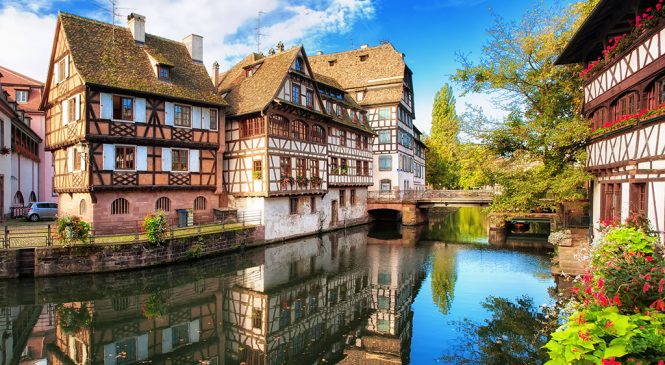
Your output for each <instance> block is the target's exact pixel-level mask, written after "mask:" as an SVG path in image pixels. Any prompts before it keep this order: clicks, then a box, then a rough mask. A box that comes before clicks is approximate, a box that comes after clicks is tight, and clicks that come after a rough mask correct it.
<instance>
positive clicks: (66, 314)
mask: <svg viewBox="0 0 665 365" xmlns="http://www.w3.org/2000/svg"><path fill="white" fill-rule="evenodd" d="M91 323H92V315H90V312H89V311H88V306H87V304H86V303H81V308H74V307H65V306H60V307H58V324H59V325H60V329H62V330H63V331H64V332H65V333H70V334H72V333H76V332H78V331H79V330H81V329H84V328H86V327H88V326H90V324H91Z"/></svg>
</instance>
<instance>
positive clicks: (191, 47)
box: [42, 13, 226, 230]
mask: <svg viewBox="0 0 665 365" xmlns="http://www.w3.org/2000/svg"><path fill="white" fill-rule="evenodd" d="M145 27H146V23H145V17H143V16H141V15H138V14H134V13H132V14H131V15H130V16H129V17H128V27H120V26H114V25H111V24H107V23H102V22H98V21H95V20H91V19H87V18H82V17H79V16H76V15H72V14H67V13H60V14H59V16H58V22H57V25H56V32H55V38H54V41H53V49H52V53H51V62H50V66H49V71H48V79H47V83H46V91H45V97H44V99H43V102H42V108H43V109H44V110H45V111H46V148H47V150H49V151H51V152H52V153H53V155H54V169H55V175H54V176H55V177H54V179H55V191H56V192H57V193H59V203H60V204H59V210H60V214H61V215H78V216H81V217H83V218H84V219H85V220H88V221H91V222H94V223H95V226H96V227H95V229H96V230H102V229H104V230H112V229H114V228H117V227H126V226H127V224H128V223H132V224H133V223H134V222H136V221H137V220H139V219H142V217H143V216H145V215H146V214H148V213H150V212H153V211H155V210H162V211H166V212H167V213H169V214H171V215H174V214H175V210H176V209H188V210H192V211H193V212H192V213H191V214H193V216H194V221H195V222H196V221H199V222H201V221H205V220H207V219H211V217H212V215H213V214H212V212H213V209H214V208H217V207H219V206H220V202H221V201H223V194H222V191H223V189H222V180H221V176H220V171H219V170H218V168H217V167H218V161H219V160H220V158H221V154H222V152H223V150H222V149H223V145H224V143H223V140H222V137H221V135H222V130H221V129H220V126H222V127H221V128H223V125H224V114H223V111H224V107H225V105H226V103H225V101H224V100H223V98H222V97H221V96H220V95H219V94H217V93H216V91H215V88H214V85H213V82H212V81H211V79H210V77H209V76H208V74H207V72H206V70H205V67H204V66H203V64H202V59H203V40H202V38H201V37H200V36H197V35H194V34H192V35H189V36H187V37H185V38H184V39H183V41H182V42H179V41H173V40H169V39H165V38H161V37H158V36H154V35H151V34H147V33H146V32H145Z"/></svg>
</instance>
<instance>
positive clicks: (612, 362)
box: [602, 357, 621, 365]
mask: <svg viewBox="0 0 665 365" xmlns="http://www.w3.org/2000/svg"><path fill="white" fill-rule="evenodd" d="M602 364H603V365H621V363H620V362H619V361H617V360H616V357H610V358H609V359H603V363H602Z"/></svg>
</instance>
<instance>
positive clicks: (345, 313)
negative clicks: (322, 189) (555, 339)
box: [0, 227, 426, 365]
mask: <svg viewBox="0 0 665 365" xmlns="http://www.w3.org/2000/svg"><path fill="white" fill-rule="evenodd" d="M399 234H400V237H386V238H384V239H377V238H371V239H369V240H368V231H367V228H360V229H351V230H347V231H346V232H335V233H331V234H326V235H323V236H321V237H313V238H308V239H303V240H300V241H298V242H293V243H288V244H284V245H279V246H270V247H267V248H265V249H260V250H253V251H248V252H245V253H239V254H237V255H235V257H231V256H229V257H225V258H214V259H209V260H203V261H200V262H196V263H194V264H191V263H190V264H187V265H179V266H172V267H165V268H159V269H152V270H142V271H137V272H133V273H121V274H108V275H97V276H90V277H73V278H50V279H40V280H37V281H35V284H34V287H30V288H28V290H26V293H25V294H23V295H19V296H16V295H13V296H12V297H20V298H24V302H20V300H15V301H17V302H16V303H10V302H9V301H10V299H7V300H6V301H5V302H0V303H1V305H4V307H0V321H1V322H0V335H2V338H0V365H10V364H11V365H14V364H77V365H79V364H81V365H82V364H104V365H124V364H135V363H136V364H138V363H146V362H150V363H152V364H169V365H170V364H199V365H201V364H208V365H214V364H229V365H236V364H248V365H249V364H252V365H254V364H256V365H264V364H266V365H268V364H321V363H341V364H369V363H374V364H383V363H386V364H388V363H390V364H395V363H403V364H407V363H409V353H410V347H411V332H412V319H413V312H412V309H411V303H412V302H413V299H414V297H415V295H416V294H417V291H418V290H419V288H420V285H421V283H422V281H423V279H424V276H425V260H426V250H425V249H422V250H414V249H413V248H412V247H404V246H412V245H413V244H414V243H415V237H416V236H418V234H419V233H418V232H417V231H415V230H414V229H411V228H406V227H405V228H402V229H401V230H400V231H399ZM411 237H413V238H411ZM3 289H4V290H10V289H7V288H5V287H3V286H0V294H1V291H2V290H3ZM28 292H29V293H28ZM35 293H36V294H35ZM6 298H9V296H6ZM25 298H31V299H30V300H32V303H25V301H26V300H25ZM12 300H13V299H12ZM30 300H28V301H30ZM36 303H49V304H43V305H42V304H40V305H36Z"/></svg>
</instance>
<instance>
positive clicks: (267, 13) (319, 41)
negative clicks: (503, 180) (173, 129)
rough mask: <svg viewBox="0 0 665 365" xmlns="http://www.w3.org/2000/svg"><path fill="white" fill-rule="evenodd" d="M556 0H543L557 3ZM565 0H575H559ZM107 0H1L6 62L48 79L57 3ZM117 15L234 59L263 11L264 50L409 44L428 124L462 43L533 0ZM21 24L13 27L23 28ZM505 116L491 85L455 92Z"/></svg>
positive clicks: (375, 2)
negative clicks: (487, 89) (195, 37)
mask: <svg viewBox="0 0 665 365" xmlns="http://www.w3.org/2000/svg"><path fill="white" fill-rule="evenodd" d="M554 1H557V0H546V1H545V2H546V3H547V4H552V3H553V2H554ZM558 2H559V3H561V4H566V3H568V2H570V0H559V1H558ZM110 3H111V0H88V1H81V0H56V1H50V0H35V1H26V0H3V1H2V2H0V34H5V35H6V34H9V35H10V36H9V37H7V36H5V38H4V39H3V41H2V42H1V43H0V64H2V65H3V66H6V67H9V68H12V69H15V70H16V71H19V72H23V73H25V74H27V75H29V76H32V77H34V78H37V79H40V80H43V79H44V78H45V77H46V68H47V63H48V58H49V56H50V51H51V43H52V40H53V30H54V28H55V19H56V14H57V12H58V10H62V11H67V12H71V13H75V14H79V15H83V16H87V17H92V18H95V19H98V20H102V21H107V22H111V20H112V17H111V12H110V8H111V6H110ZM116 3H117V9H116V12H117V13H118V15H117V16H116V23H117V24H120V25H124V24H125V22H126V20H125V19H126V15H127V14H129V13H130V12H136V13H139V14H142V15H145V16H146V18H147V20H146V31H147V32H149V33H152V34H156V35H161V36H165V37H168V38H172V39H182V38H183V37H185V36H186V35H188V34H190V33H196V34H200V35H202V36H203V37H204V61H205V63H206V65H207V66H208V67H210V65H211V64H212V62H213V61H215V60H217V61H219V62H220V64H221V65H222V68H224V67H228V66H229V65H231V64H232V63H233V62H235V61H237V60H238V59H239V58H241V57H242V56H243V55H246V54H247V53H248V52H251V51H254V50H256V42H255V41H254V28H255V27H256V20H257V14H258V12H259V11H263V12H264V15H263V16H262V23H263V24H262V25H263V26H262V31H261V33H262V34H263V36H262V44H263V45H262V47H261V49H262V51H264V52H265V51H266V50H267V49H268V48H270V47H271V46H273V45H274V44H275V43H276V42H277V41H279V40H281V41H283V42H284V43H285V44H286V45H287V47H288V46H292V45H295V44H299V43H303V44H304V45H305V48H306V49H307V51H308V53H309V54H314V53H316V51H319V50H321V51H323V52H326V53H330V52H337V51H341V50H345V49H349V48H351V47H352V46H353V47H359V46H360V45H361V44H369V45H370V46H372V45H377V44H379V42H380V41H382V40H388V41H390V42H392V43H393V45H394V46H395V47H396V48H397V49H398V50H400V51H401V52H403V53H405V54H406V61H407V63H408V65H409V67H410V68H411V70H412V71H413V73H414V87H415V103H416V125H417V126H418V127H419V128H420V129H422V130H423V131H426V132H427V131H429V129H430V115H431V104H432V101H433V100H434V95H435V93H436V91H437V90H438V89H440V88H441V86H442V85H443V83H445V82H448V78H449V76H450V75H451V74H453V73H454V72H455V69H456V68H457V67H458V63H457V59H456V56H455V55H456V53H459V52H462V53H465V54H470V55H471V58H472V59H474V58H477V57H478V56H479V55H480V51H481V47H482V45H483V42H484V41H485V39H486V30H487V28H488V27H490V26H491V24H492V16H491V12H494V13H495V14H498V15H500V16H502V17H503V18H505V19H509V20H516V19H519V17H520V16H521V15H522V14H523V13H524V12H525V11H526V10H527V8H528V7H530V6H532V4H533V1H528V0H511V1H505V0H428V1H423V0H417V1H416V0H414V1H408V0H251V1H247V0H246V1H243V0H240V1H239V0H151V1H142V0H117V2H116ZM25 28H27V29H26V30H25V31H17V30H18V29H25ZM467 103H470V104H473V105H479V106H481V107H482V108H483V109H484V110H485V111H486V113H487V114H489V115H491V116H494V117H501V116H502V115H503V113H502V112H501V111H500V110H498V109H497V108H495V107H494V106H493V103H492V100H491V97H489V96H487V95H470V96H467V97H465V98H462V99H459V98H458V105H457V107H458V111H460V112H461V111H463V110H464V109H465V104H467Z"/></svg>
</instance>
